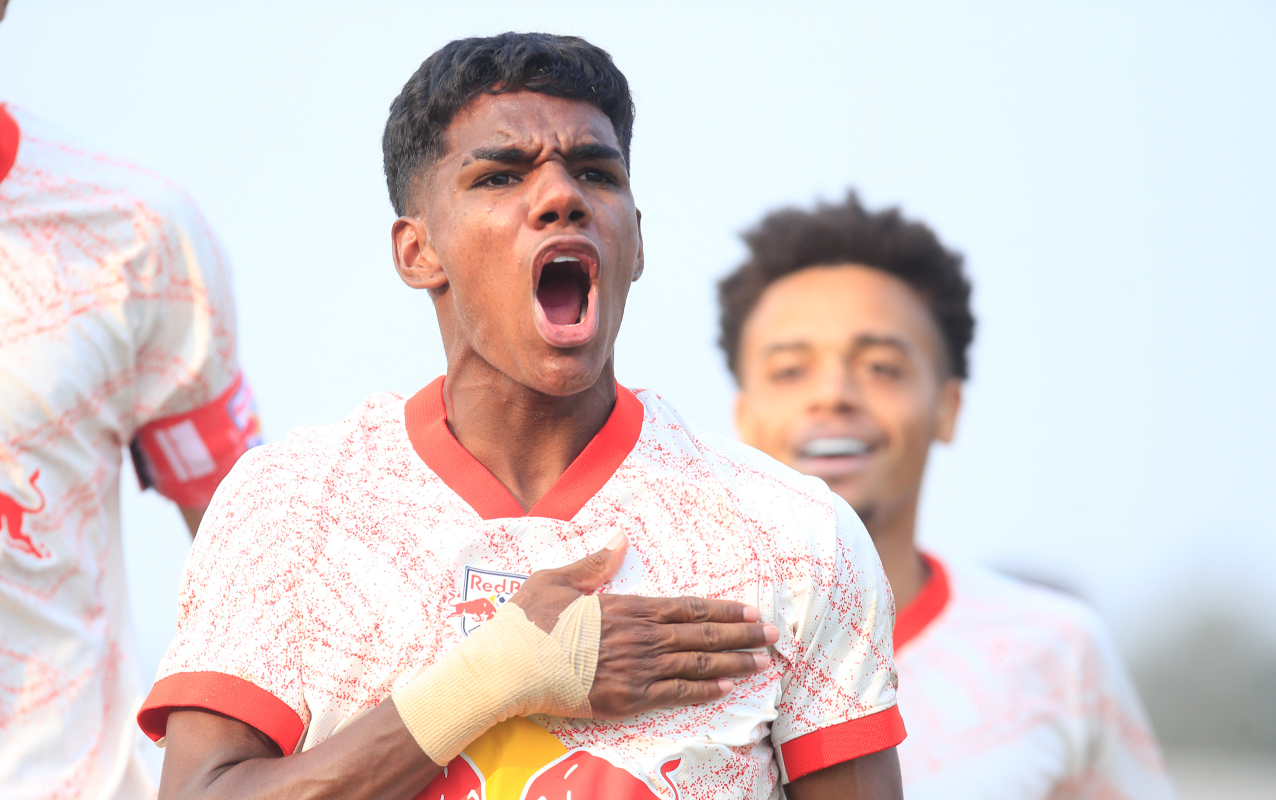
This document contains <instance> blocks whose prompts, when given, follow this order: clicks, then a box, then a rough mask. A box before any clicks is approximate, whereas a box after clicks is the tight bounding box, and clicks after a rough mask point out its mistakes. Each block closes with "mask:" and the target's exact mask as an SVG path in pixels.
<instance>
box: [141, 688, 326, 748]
mask: <svg viewBox="0 0 1276 800" xmlns="http://www.w3.org/2000/svg"><path fill="white" fill-rule="evenodd" d="M175 708H203V709H207V710H208V711H216V712H217V713H219V714H225V715H226V716H228V717H233V718H234V719H237V720H239V721H240V722H242V723H244V724H246V725H251V726H253V727H254V728H256V729H257V730H259V731H261V732H262V733H264V734H266V735H267V736H269V737H270V738H271V739H273V740H274V742H275V744H277V745H279V749H280V750H282V751H283V753H284V755H291V754H292V753H293V752H295V751H296V749H297V745H298V744H300V743H301V734H302V731H303V730H304V727H305V726H303V725H302V724H301V717H300V716H298V715H297V712H296V711H294V710H292V708H291V707H289V705H288V704H287V703H285V702H284V701H282V700H280V699H279V698H278V697H275V696H274V695H273V694H271V693H270V692H268V691H266V690H265V689H262V688H261V687H259V686H257V685H256V684H253V683H249V682H248V681H246V680H244V679H243V678H236V677H234V676H233V675H226V674H224V673H221V672H179V673H176V674H175V675H169V676H168V677H167V678H164V679H163V680H161V681H158V682H157V683H156V684H155V685H154V686H153V687H151V693H150V694H149V695H147V696H146V701H145V702H143V703H142V710H141V711H139V712H137V724H138V725H139V726H141V728H142V731H143V732H144V733H145V734H146V735H147V736H149V737H151V741H155V742H158V741H159V740H160V739H162V738H163V737H164V735H165V732H166V730H167V728H168V713H169V712H170V711H172V710H173V709H175Z"/></svg>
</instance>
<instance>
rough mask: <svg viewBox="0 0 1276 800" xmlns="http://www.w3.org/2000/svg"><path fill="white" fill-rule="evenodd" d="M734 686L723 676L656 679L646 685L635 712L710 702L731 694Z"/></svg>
mask: <svg viewBox="0 0 1276 800" xmlns="http://www.w3.org/2000/svg"><path fill="white" fill-rule="evenodd" d="M734 688H735V684H734V683H732V682H731V681H729V680H726V679H724V678H719V679H717V680H708V681H689V680H684V679H682V678H673V679H671V680H667V681H657V682H655V683H653V684H651V685H650V686H648V687H647V692H646V696H645V697H644V698H643V700H642V702H641V703H639V704H638V708H637V709H636V711H635V713H640V712H642V711H650V710H652V709H656V708H670V707H673V706H690V705H696V704H699V703H712V702H713V701H714V700H721V699H722V698H724V697H726V696H727V695H729V694H731V690H732V689H734Z"/></svg>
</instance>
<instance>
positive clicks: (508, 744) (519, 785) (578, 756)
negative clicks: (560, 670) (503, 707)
mask: <svg viewBox="0 0 1276 800" xmlns="http://www.w3.org/2000/svg"><path fill="white" fill-rule="evenodd" d="M681 764H682V759H680V758H674V759H669V760H666V761H664V762H663V763H661V764H660V766H659V769H658V772H659V783H660V784H661V786H660V787H659V788H657V787H656V786H655V785H653V784H652V783H651V782H650V781H649V780H647V779H646V778H645V777H643V775H642V774H641V772H640V770H639V769H638V768H637V766H636V765H634V764H631V763H629V762H628V761H626V760H625V759H623V758H621V757H620V756H618V755H617V754H615V753H611V752H605V751H601V750H595V749H587V748H576V749H573V750H568V749H567V748H566V747H565V746H564V745H563V744H562V742H560V741H559V740H558V738H557V737H555V736H554V735H553V734H552V733H550V732H549V731H547V730H545V729H544V728H542V727H540V726H539V725H537V724H536V723H534V722H532V721H530V720H527V719H522V718H515V719H510V720H506V721H505V722H502V723H501V724H500V725H497V726H496V727H495V728H492V729H491V730H490V731H488V732H487V733H485V734H483V736H481V737H479V738H478V739H477V740H476V741H474V742H473V743H472V744H470V746H469V747H467V748H465V752H464V753H462V754H461V755H459V756H457V757H456V758H454V759H452V761H451V762H450V763H449V764H448V765H447V767H446V768H445V769H444V770H443V774H442V775H440V776H439V777H437V778H435V779H434V781H433V782H432V783H431V784H430V785H429V786H428V787H427V788H426V789H425V791H423V792H421V793H420V794H419V795H417V800H680V798H679V795H678V787H677V784H676V783H675V782H674V780H673V777H672V774H673V772H674V771H675V770H677V769H678V767H679V766H680V765H681Z"/></svg>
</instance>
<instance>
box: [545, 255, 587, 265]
mask: <svg viewBox="0 0 1276 800" xmlns="http://www.w3.org/2000/svg"><path fill="white" fill-rule="evenodd" d="M565 261H575V262H577V263H580V259H579V258H577V257H576V256H559V257H558V258H556V259H554V260H553V261H551V262H549V263H551V264H562V263H563V262H565Z"/></svg>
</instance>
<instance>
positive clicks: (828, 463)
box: [794, 436, 873, 480]
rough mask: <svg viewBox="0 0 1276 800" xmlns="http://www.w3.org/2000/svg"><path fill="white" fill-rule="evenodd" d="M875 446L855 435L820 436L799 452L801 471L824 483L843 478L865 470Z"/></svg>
mask: <svg viewBox="0 0 1276 800" xmlns="http://www.w3.org/2000/svg"><path fill="white" fill-rule="evenodd" d="M872 453H873V445H871V444H869V443H868V442H866V441H864V440H863V439H857V438H855V437H853V436H819V437H816V438H814V439H811V440H810V441H808V442H805V443H804V444H802V445H801V446H800V447H799V448H798V449H797V456H798V463H797V464H795V465H794V466H797V468H798V469H799V470H801V471H802V472H805V473H807V474H808V475H815V476H817V477H820V478H824V479H825V480H831V479H834V478H844V477H848V476H850V475H853V474H855V473H858V472H860V471H862V470H864V469H865V468H866V467H867V466H868V463H869V456H870V455H872Z"/></svg>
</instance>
